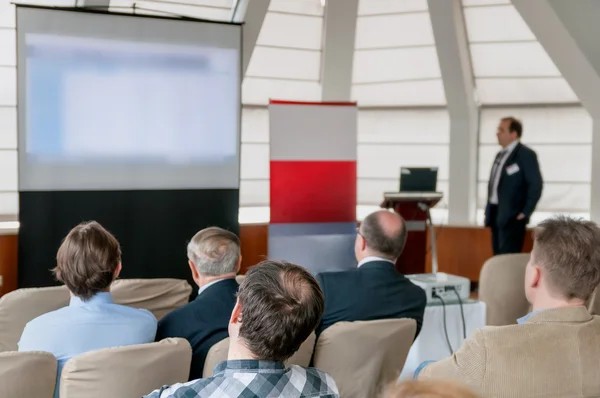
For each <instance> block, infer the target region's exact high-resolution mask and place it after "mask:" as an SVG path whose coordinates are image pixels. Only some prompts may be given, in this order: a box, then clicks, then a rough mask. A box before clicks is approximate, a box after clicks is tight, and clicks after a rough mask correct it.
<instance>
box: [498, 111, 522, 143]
mask: <svg viewBox="0 0 600 398" xmlns="http://www.w3.org/2000/svg"><path fill="white" fill-rule="evenodd" d="M502 121H503V122H510V123H509V125H508V131H509V132H513V131H514V132H515V133H517V137H519V138H521V135H522V134H523V124H522V123H521V121H520V120H519V119H517V118H515V117H512V116H507V117H503V118H502Z"/></svg>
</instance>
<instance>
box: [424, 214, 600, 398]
mask: <svg viewBox="0 0 600 398" xmlns="http://www.w3.org/2000/svg"><path fill="white" fill-rule="evenodd" d="M599 283H600V229H598V227H597V226H596V224H594V223H592V222H589V221H580V220H573V219H570V218H567V217H558V218H554V219H549V220H546V221H544V222H542V223H541V224H540V225H539V226H538V228H536V231H535V236H534V244H533V251H532V253H531V259H530V260H529V263H528V264H527V269H526V272H525V293H526V295H527V299H528V300H529V302H530V303H531V304H532V308H533V311H532V312H531V313H530V314H529V315H527V316H525V317H523V318H521V319H519V320H518V323H519V324H518V325H510V326H496V327H492V326H489V327H485V328H483V329H479V330H477V331H475V332H474V333H473V334H472V335H471V336H470V337H469V338H468V339H467V340H466V341H465V342H464V344H463V346H462V347H461V348H460V349H459V350H458V351H457V352H456V353H455V354H454V355H453V356H452V357H450V358H448V359H445V360H443V361H440V362H436V363H433V364H430V365H428V366H426V367H425V368H424V369H423V370H422V371H421V373H420V378H421V379H433V378H440V379H455V380H459V381H462V382H464V383H466V384H468V385H469V386H471V387H472V388H473V389H475V390H476V391H478V392H479V393H481V395H483V396H486V397H488V396H489V397H492V396H493V397H499V398H501V397H557V398H558V397H570V398H574V397H600V378H599V377H598V364H599V363H600V317H597V316H591V315H590V314H589V313H588V311H587V309H586V307H585V306H584V304H585V302H586V300H587V299H588V298H589V297H590V296H591V294H592V292H593V291H594V289H595V288H596V287H597V286H598V284H599Z"/></svg>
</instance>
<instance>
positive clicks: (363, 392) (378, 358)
mask: <svg viewBox="0 0 600 398" xmlns="http://www.w3.org/2000/svg"><path fill="white" fill-rule="evenodd" d="M416 330H417V323H416V322H415V321H414V319H406V318H405V319H385V320H378V321H361V322H338V323H336V324H334V325H332V326H330V327H329V328H327V329H326V330H325V331H324V332H323V333H322V334H321V335H320V336H319V339H318V341H317V347H316V349H315V357H314V366H315V368H318V369H320V370H322V371H325V372H327V373H329V375H331V377H333V379H334V380H335V382H336V384H337V386H338V389H339V391H340V396H341V397H344V398H364V397H375V396H378V394H379V393H380V392H381V390H382V389H383V388H384V387H385V386H386V385H387V384H389V383H390V382H392V381H394V380H396V379H397V378H398V375H399V374H400V372H401V371H402V368H403V367H404V363H405V362H406V357H407V356H408V351H409V350H410V347H411V345H412V343H413V340H414V337H415V333H416Z"/></svg>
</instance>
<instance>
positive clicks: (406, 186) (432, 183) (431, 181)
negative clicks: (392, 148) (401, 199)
mask: <svg viewBox="0 0 600 398" xmlns="http://www.w3.org/2000/svg"><path fill="white" fill-rule="evenodd" d="M437 173H438V168H437V167H401V168H400V192H436V188H437Z"/></svg>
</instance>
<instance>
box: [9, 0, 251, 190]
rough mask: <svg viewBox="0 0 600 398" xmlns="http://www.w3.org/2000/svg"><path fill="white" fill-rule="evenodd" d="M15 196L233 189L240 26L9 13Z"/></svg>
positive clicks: (35, 11)
mask: <svg viewBox="0 0 600 398" xmlns="http://www.w3.org/2000/svg"><path fill="white" fill-rule="evenodd" d="M17 27H18V29H17V51H18V101H19V107H18V115H19V189H20V190H21V191H42V190H43V191H46V190H49V191H56V190H139V189H198V188H238V187H239V148H240V144H239V141H240V85H241V83H240V69H241V68H240V62H241V61H240V60H241V54H240V51H241V50H240V48H241V26H239V25H230V24H220V23H210V22H195V21H183V20H174V19H166V18H165V19H163V18H150V17H134V16H127V15H118V14H104V13H89V12H79V11H65V10H53V9H44V8H29V7H18V8H17Z"/></svg>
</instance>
